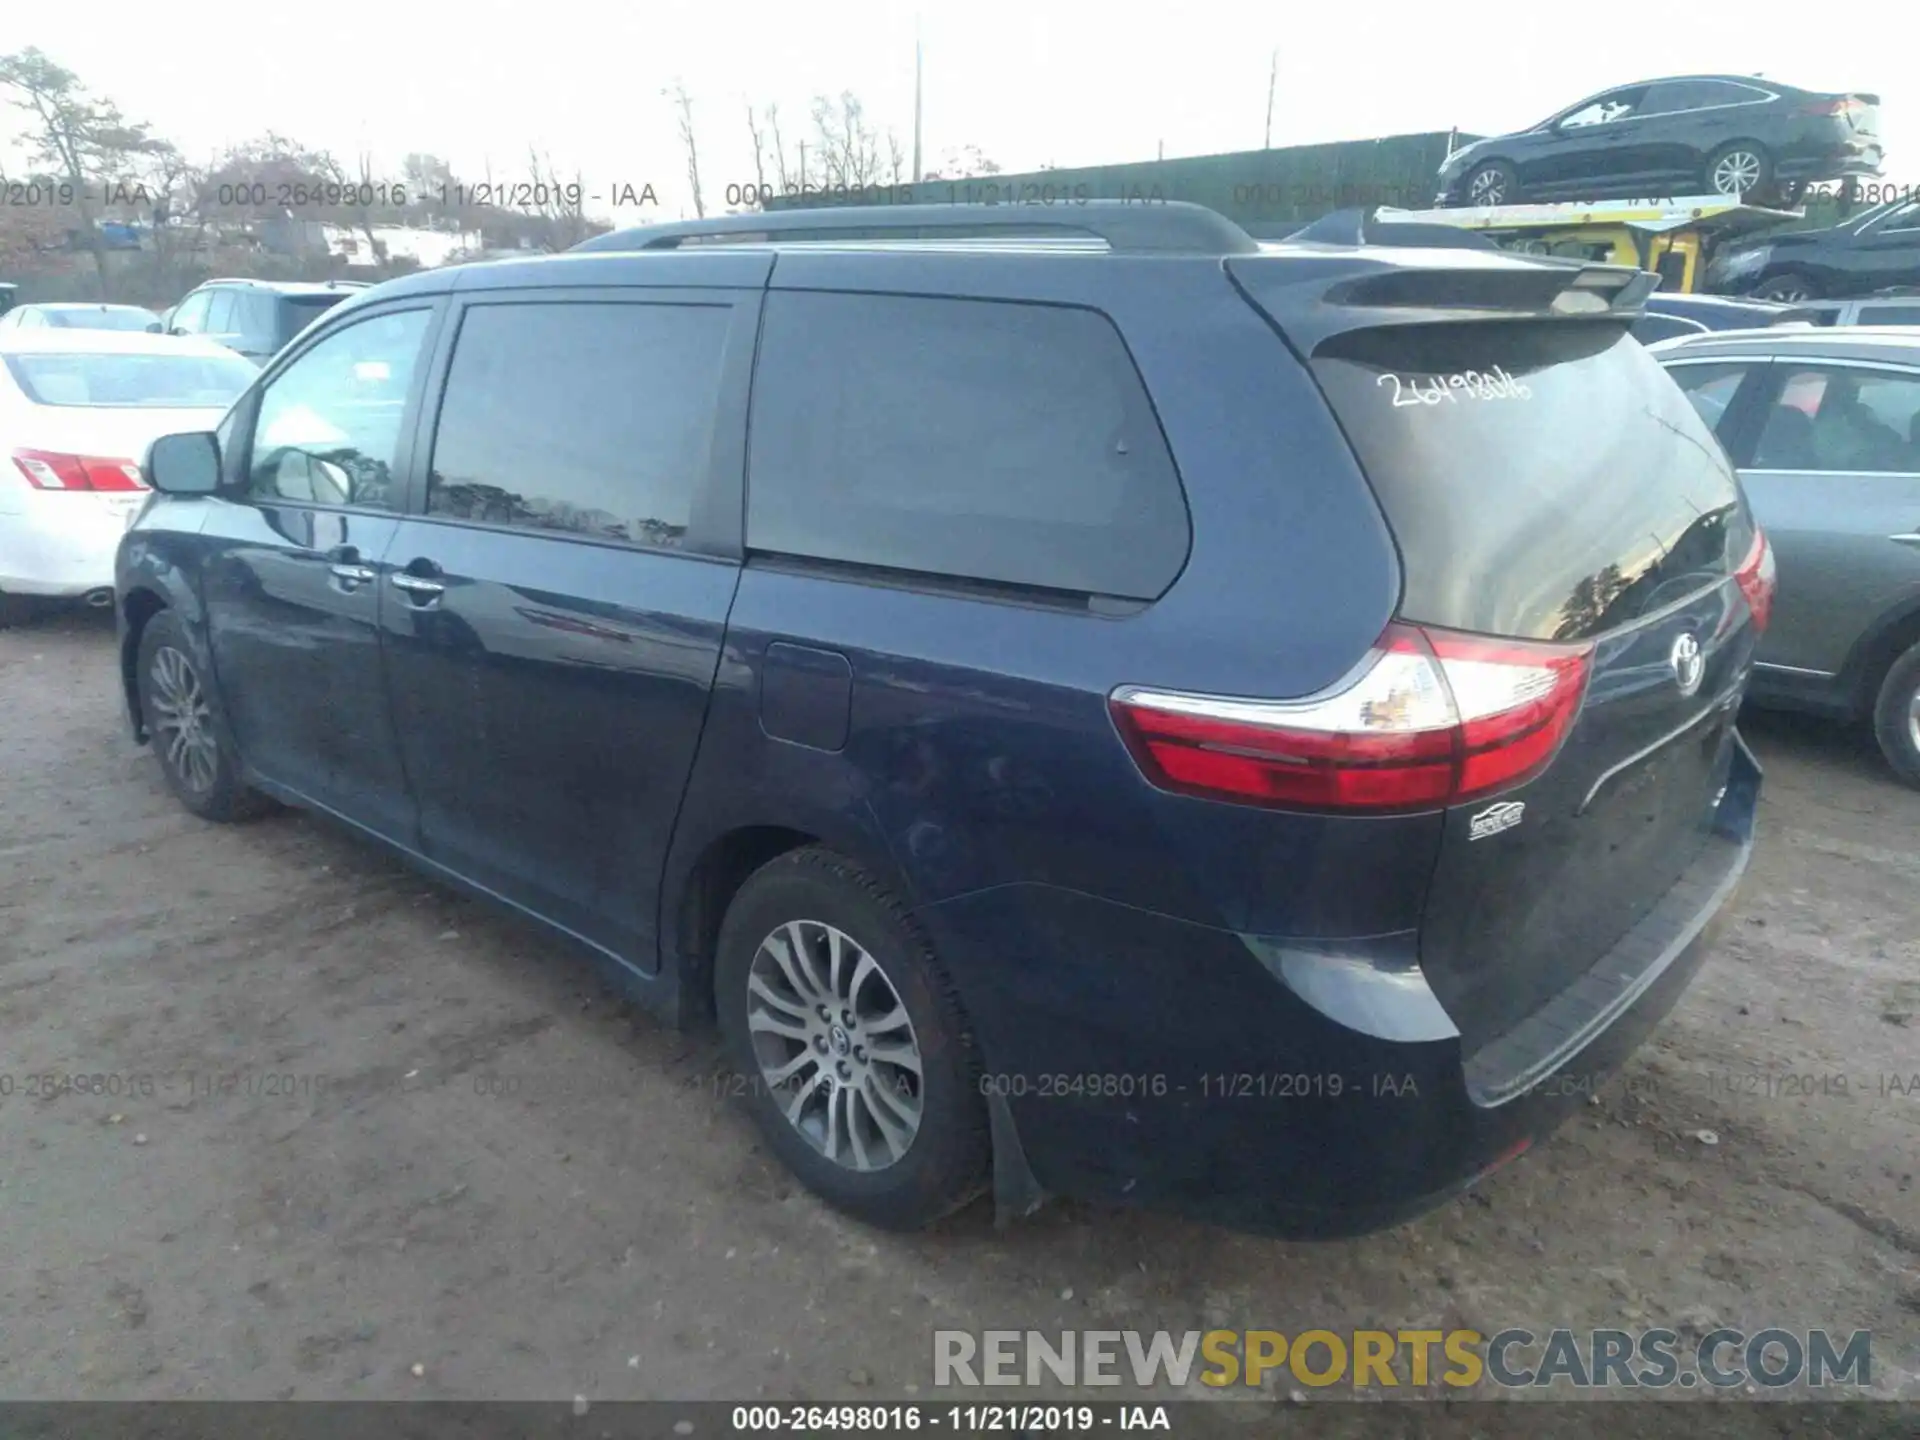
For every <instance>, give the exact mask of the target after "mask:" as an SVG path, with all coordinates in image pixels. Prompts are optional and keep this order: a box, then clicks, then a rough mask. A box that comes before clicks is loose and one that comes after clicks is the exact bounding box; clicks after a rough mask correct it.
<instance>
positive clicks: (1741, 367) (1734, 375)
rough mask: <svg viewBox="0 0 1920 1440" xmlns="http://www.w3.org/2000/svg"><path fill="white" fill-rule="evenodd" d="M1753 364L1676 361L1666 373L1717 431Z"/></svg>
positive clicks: (1695, 411) (1697, 413)
mask: <svg viewBox="0 0 1920 1440" xmlns="http://www.w3.org/2000/svg"><path fill="white" fill-rule="evenodd" d="M1752 368H1753V365H1752V362H1751V361H1746V360H1730V361H1727V362H1726V363H1725V364H1720V365H1703V364H1690V365H1675V366H1672V367H1671V368H1669V369H1668V371H1667V373H1668V374H1669V375H1671V376H1672V377H1673V383H1674V384H1676V385H1678V386H1679V387H1680V392H1681V393H1682V394H1683V395H1685V396H1686V397H1687V399H1688V400H1689V401H1690V402H1691V403H1692V405H1693V411H1694V414H1696V415H1698V416H1699V417H1700V418H1701V419H1702V420H1703V421H1705V422H1706V424H1707V426H1708V428H1710V429H1712V430H1714V431H1716V432H1717V431H1718V430H1719V428H1720V421H1721V419H1722V418H1723V417H1724V416H1725V415H1726V413H1727V407H1728V406H1729V405H1731V404H1733V397H1734V396H1735V395H1737V394H1739V392H1740V382H1741V381H1742V380H1744V379H1746V378H1747V372H1748V371H1749V370H1751V369H1752Z"/></svg>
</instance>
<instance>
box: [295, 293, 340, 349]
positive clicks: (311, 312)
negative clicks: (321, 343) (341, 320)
mask: <svg viewBox="0 0 1920 1440" xmlns="http://www.w3.org/2000/svg"><path fill="white" fill-rule="evenodd" d="M352 293H353V292H352V291H351V290H348V291H343V292H342V293H341V294H338V295H289V296H287V297H286V298H285V299H284V300H283V301H282V308H281V314H282V315H283V316H284V317H285V318H284V320H283V322H282V323H283V324H284V325H285V328H286V338H287V339H289V340H291V339H292V338H293V337H294V336H296V335H298V334H299V333H300V332H301V331H302V330H304V329H306V328H307V326H309V325H311V324H312V323H313V322H314V321H315V320H316V319H318V318H319V317H320V316H322V315H324V314H326V313H327V311H329V310H331V309H332V308H333V307H334V306H336V305H338V304H339V303H340V302H341V301H342V300H344V299H346V298H347V296H348V295H351V294H352Z"/></svg>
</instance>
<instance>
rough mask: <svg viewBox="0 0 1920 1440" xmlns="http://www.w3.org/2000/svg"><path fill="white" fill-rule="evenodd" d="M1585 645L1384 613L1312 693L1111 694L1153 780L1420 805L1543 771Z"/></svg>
mask: <svg viewBox="0 0 1920 1440" xmlns="http://www.w3.org/2000/svg"><path fill="white" fill-rule="evenodd" d="M1591 651H1592V647H1591V646H1588V645H1553V644H1539V643H1532V642H1527V641H1513V640H1488V639H1483V638H1481V637H1478V636H1473V635H1461V634H1456V633H1454V632H1451V631H1446V630H1435V629H1429V628H1426V627H1422V626H1414V625H1408V624H1403V623H1400V622H1398V621H1396V622H1395V623H1393V624H1391V625H1389V626H1388V627H1387V629H1386V632H1385V633H1384V634H1383V635H1382V636H1381V637H1380V639H1379V641H1378V642H1377V643H1376V644H1375V645H1374V647H1373V649H1372V651H1371V652H1370V653H1369V654H1368V656H1367V658H1366V660H1365V661H1364V662H1362V665H1361V667H1360V670H1359V673H1358V675H1357V677H1356V678H1354V679H1353V680H1351V681H1349V682H1348V683H1346V684H1345V685H1343V686H1342V687H1341V688H1340V689H1339V690H1338V691H1336V692H1334V693H1332V694H1329V695H1326V696H1323V697H1320V698H1318V699H1313V700H1305V701H1267V700H1234V699H1225V698H1221V697H1219V696H1212V695H1190V694H1183V693H1179V692H1172V691H1164V690H1150V689H1146V688H1144V687H1140V686H1126V687H1123V688H1122V689H1120V690H1117V691H1115V692H1114V694H1113V697H1112V700H1111V702H1110V704H1111V708H1112V711H1113V717H1114V722H1115V724H1116V725H1117V726H1118V727H1119V730H1120V734H1121V737H1122V738H1123V739H1124V740H1125V741H1126V742H1127V747H1128V749H1130V750H1131V751H1132V752H1133V756H1134V759H1135V761H1136V762H1137V763H1138V764H1139V766H1140V768H1141V770H1142V772H1143V773H1145V775H1146V777H1147V778H1148V779H1149V780H1150V781H1152V782H1153V783H1154V784H1155V785H1157V786H1159V787H1160V788H1161V789H1164V790H1173V791H1178V792H1181V793H1183V794H1190V795H1204V796H1208V797H1210V798H1213V799H1219V800H1233V801H1238V802H1241V803H1243V804H1255V805H1274V806H1279V807H1283V808H1301V809H1316V810H1409V809H1430V808H1435V807H1438V806H1443V805H1452V804H1457V803H1458V802H1460V801H1463V800H1470V799H1472V798H1474V797H1476V796H1480V795H1486V794H1490V793H1492V792H1493V791H1495V790H1504V789H1508V788H1511V787H1512V786H1514V785H1518V784H1520V783H1521V782H1522V781H1525V780H1528V779H1531V778H1532V777H1533V776H1535V775H1537V774H1539V773H1540V771H1541V770H1543V769H1545V768H1546V766H1547V763H1548V762H1549V761H1551V760H1552V759H1553V756H1554V753H1555V752H1556V751H1557V750H1558V749H1559V748H1560V742H1561V741H1562V740H1563V739H1564V738H1565V737H1566V733H1567V731H1568V729H1569V728H1571V726H1572V724H1573V717H1574V716H1575V714H1577V713H1578V711H1579V708H1580V697H1581V694H1582V693H1583V691H1584V690H1585V688H1586V681H1587V661H1588V657H1589V655H1590V654H1591Z"/></svg>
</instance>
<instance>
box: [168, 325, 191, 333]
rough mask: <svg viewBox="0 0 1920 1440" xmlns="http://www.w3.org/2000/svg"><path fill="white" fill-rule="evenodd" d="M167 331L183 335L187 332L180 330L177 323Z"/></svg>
mask: <svg viewBox="0 0 1920 1440" xmlns="http://www.w3.org/2000/svg"><path fill="white" fill-rule="evenodd" d="M167 333H168V334H169V335H184V334H186V333H187V332H186V331H185V330H182V329H181V328H180V327H179V326H178V325H175V326H174V327H173V328H172V329H171V330H169V331H167Z"/></svg>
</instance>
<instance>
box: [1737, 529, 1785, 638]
mask: <svg viewBox="0 0 1920 1440" xmlns="http://www.w3.org/2000/svg"><path fill="white" fill-rule="evenodd" d="M1733 578H1734V579H1735V580H1737V581H1738V582H1739V583H1740V593H1741V594H1742V595H1744V596H1746V597H1747V608H1748V609H1750V610H1752V611H1753V626H1754V629H1756V630H1765V629H1766V628H1767V622H1768V621H1769V620H1771V619H1772V618H1773V593H1774V591H1775V589H1777V588H1778V587H1777V585H1776V583H1775V580H1774V570H1773V546H1772V545H1770V544H1768V543H1767V534H1766V531H1764V530H1762V529H1761V528H1760V527H1759V526H1758V525H1756V526H1754V527H1753V548H1752V549H1750V550H1748V551H1747V558H1746V559H1745V560H1742V561H1741V562H1740V568H1739V569H1738V570H1736V571H1734V572H1733Z"/></svg>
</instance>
